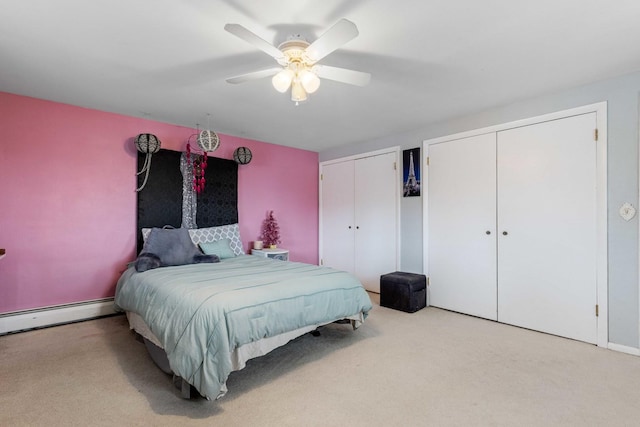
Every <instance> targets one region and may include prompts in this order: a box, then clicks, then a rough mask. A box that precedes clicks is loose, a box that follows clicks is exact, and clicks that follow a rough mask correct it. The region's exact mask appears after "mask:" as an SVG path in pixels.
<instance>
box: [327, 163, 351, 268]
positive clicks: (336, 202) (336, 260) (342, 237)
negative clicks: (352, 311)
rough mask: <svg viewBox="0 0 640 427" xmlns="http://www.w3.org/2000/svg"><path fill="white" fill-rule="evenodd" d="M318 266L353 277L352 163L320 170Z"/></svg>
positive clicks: (337, 164) (339, 164)
mask: <svg viewBox="0 0 640 427" xmlns="http://www.w3.org/2000/svg"><path fill="white" fill-rule="evenodd" d="M321 187H322V193H321V194H320V197H321V199H322V211H321V212H320V215H321V220H322V234H321V235H320V241H321V242H322V254H321V255H322V264H323V265H326V266H328V267H333V268H335V269H338V270H343V271H348V272H349V273H355V264H354V262H355V261H354V258H353V256H354V253H355V240H354V238H355V236H354V234H355V227H354V224H353V222H354V217H355V205H354V202H353V201H354V196H355V188H354V168H353V161H346V162H341V163H334V164H331V165H325V166H324V167H323V169H322V186H321Z"/></svg>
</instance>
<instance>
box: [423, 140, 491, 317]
mask: <svg viewBox="0 0 640 427" xmlns="http://www.w3.org/2000/svg"><path fill="white" fill-rule="evenodd" d="M428 190H429V193H428V197H429V206H428V224H429V236H428V239H429V243H428V245H429V270H428V271H429V280H430V285H429V287H430V298H431V299H430V304H431V305H434V306H436V307H442V308H446V309H449V310H454V311H459V312H461V313H467V314H471V315H474V316H479V317H484V318H486V319H492V320H496V318H497V314H496V310H497V304H496V298H497V295H496V293H497V291H496V197H495V194H496V137H495V133H491V134H486V135H479V136H473V137H469V138H464V139H459V140H455V141H448V142H444V143H439V144H433V145H430V146H429V176H428Z"/></svg>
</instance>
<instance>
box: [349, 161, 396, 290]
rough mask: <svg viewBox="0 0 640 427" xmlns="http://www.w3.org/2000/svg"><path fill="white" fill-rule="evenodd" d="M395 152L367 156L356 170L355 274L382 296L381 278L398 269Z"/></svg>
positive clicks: (355, 163)
mask: <svg viewBox="0 0 640 427" xmlns="http://www.w3.org/2000/svg"><path fill="white" fill-rule="evenodd" d="M396 162H397V156H396V154H395V153H387V154H380V155H377V156H371V157H364V158H362V159H358V160H356V161H355V162H354V168H355V197H354V200H355V227H356V232H355V249H356V250H355V254H354V260H355V275H356V277H357V278H358V279H360V281H361V282H362V284H363V285H364V287H365V289H367V290H368V291H372V292H377V293H380V276H381V275H383V274H387V273H391V272H394V271H396V270H397V269H398V268H397V262H396V259H397V255H396V252H397V247H398V243H397V242H398V239H397V221H398V219H397V216H398V215H397V203H396V200H397V194H398V191H399V190H398V188H399V185H398V181H397V176H396V170H395V166H394V164H395V163H396Z"/></svg>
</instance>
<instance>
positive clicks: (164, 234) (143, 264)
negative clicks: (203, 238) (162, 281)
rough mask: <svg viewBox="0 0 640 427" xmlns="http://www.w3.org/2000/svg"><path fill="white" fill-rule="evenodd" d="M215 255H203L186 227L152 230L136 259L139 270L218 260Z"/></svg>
mask: <svg viewBox="0 0 640 427" xmlns="http://www.w3.org/2000/svg"><path fill="white" fill-rule="evenodd" d="M218 261H220V259H219V258H218V257H217V256H214V255H203V254H202V253H201V252H200V251H199V250H198V248H197V246H196V245H194V244H193V242H192V241H191V238H190V237H189V232H188V230H187V229H186V228H174V229H163V228H153V229H151V230H150V232H149V235H148V237H147V240H146V241H145V243H144V246H143V248H142V251H141V253H140V255H139V256H138V259H137V260H136V263H135V267H136V270H137V271H138V272H142V271H147V270H150V269H152V268H158V267H165V266H171V265H184V264H194V263H199V262H218Z"/></svg>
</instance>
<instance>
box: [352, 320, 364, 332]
mask: <svg viewBox="0 0 640 427" xmlns="http://www.w3.org/2000/svg"><path fill="white" fill-rule="evenodd" d="M361 324H362V322H359V321H357V320H353V319H352V320H351V327H352V328H353V330H354V331H355V330H356V329H358V328H359V327H360V325H361Z"/></svg>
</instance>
